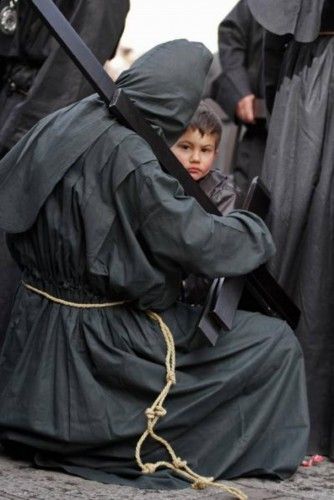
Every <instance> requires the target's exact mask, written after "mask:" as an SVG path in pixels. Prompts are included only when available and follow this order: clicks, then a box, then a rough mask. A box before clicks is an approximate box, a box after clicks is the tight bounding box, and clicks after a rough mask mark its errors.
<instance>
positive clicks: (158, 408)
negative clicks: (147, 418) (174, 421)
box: [155, 405, 167, 417]
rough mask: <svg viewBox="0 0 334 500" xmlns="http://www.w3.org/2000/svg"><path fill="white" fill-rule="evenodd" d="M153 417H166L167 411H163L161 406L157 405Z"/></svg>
mask: <svg viewBox="0 0 334 500" xmlns="http://www.w3.org/2000/svg"><path fill="white" fill-rule="evenodd" d="M155 415H156V416H157V417H164V416H165V415H167V410H165V408H164V407H163V406H161V405H157V406H156V407H155Z"/></svg>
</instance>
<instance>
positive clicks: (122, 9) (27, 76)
mask: <svg viewBox="0 0 334 500" xmlns="http://www.w3.org/2000/svg"><path fill="white" fill-rule="evenodd" d="M55 4H56V5H57V6H58V7H59V8H60V10H61V11H62V12H63V14H64V15H65V16H66V18H67V19H68V20H69V21H70V22H71V24H72V25H73V26H74V28H75V29H76V31H77V32H78V33H79V34H80V36H81V37H82V38H83V40H84V41H85V42H86V43H87V45H88V46H89V48H90V49H91V50H92V51H93V52H94V54H95V55H96V57H97V58H98V59H99V61H100V62H102V63H104V62H105V61H106V60H107V59H109V58H111V57H112V56H113V55H114V53H115V51H116V48H117V45H118V42H119V39H120V36H121V34H122V32H123V29H124V24H125V18H126V15H127V12H128V10H129V0H55ZM8 5H9V0H0V12H1V10H2V9H4V8H5V7H6V6H8ZM16 10H17V14H18V26H17V29H16V31H15V32H14V33H13V34H12V35H8V34H5V33H4V32H3V31H1V30H0V158H1V157H2V156H4V154H5V153H6V152H7V151H8V150H9V149H10V148H11V147H12V146H13V145H14V144H15V143H16V142H17V141H18V140H19V139H20V138H21V137H22V136H23V135H24V134H25V133H26V132H27V131H28V130H29V129H30V128H31V127H32V126H33V125H35V123H36V122H37V121H38V120H40V119H41V118H42V117H43V116H45V115H47V114H49V113H51V112H53V111H55V110H57V109H60V108H62V107H64V106H67V105H68V104H71V103H72V102H75V101H77V100H79V99H81V98H83V97H85V96H87V95H89V94H90V93H92V89H91V87H90V85H89V84H88V83H87V81H86V80H85V78H84V77H83V76H82V75H81V73H80V71H79V70H78V69H77V68H76V67H75V65H74V64H73V63H72V61H71V60H70V58H69V57H68V56H67V55H66V54H65V52H64V51H63V49H62V48H61V47H60V46H59V45H58V43H57V42H56V41H55V40H54V38H53V37H52V36H51V35H50V33H49V31H48V29H47V28H46V27H45V26H44V24H43V22H42V21H41V20H40V19H39V18H38V16H37V14H36V13H35V12H33V10H32V9H31V8H30V7H29V6H28V4H27V3H26V2H24V1H20V2H19V3H18V4H17V6H16ZM18 279H19V272H18V270H17V268H16V266H15V264H14V262H13V261H12V259H11V258H10V256H9V253H8V251H7V247H6V244H5V241H4V234H3V232H2V231H0V345H1V338H2V335H3V332H4V330H5V328H6V325H7V322H8V316H9V310H10V305H11V302H12V299H13V295H14V293H15V290H16V287H17V282H18Z"/></svg>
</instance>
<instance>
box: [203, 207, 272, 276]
mask: <svg viewBox="0 0 334 500" xmlns="http://www.w3.org/2000/svg"><path fill="white" fill-rule="evenodd" d="M274 254H275V245H274V242H273V239H272V237H271V234H270V232H269V229H268V228H267V226H266V225H265V223H264V222H263V220H262V219H260V217H258V216H256V215H255V214H252V213H250V212H246V211H242V210H239V211H233V212H231V213H230V214H229V215H227V216H225V217H216V216H213V224H212V228H211V235H210V238H209V239H208V240H207V244H206V245H205V246H204V247H203V252H202V262H201V266H200V267H201V270H200V273H203V274H204V275H205V276H207V277H209V278H216V277H219V276H226V277H229V276H242V275H244V274H248V273H249V272H251V271H253V270H254V269H256V268H258V267H259V266H260V265H262V264H264V263H265V262H267V260H268V259H270V258H271V257H272V256H273V255H274Z"/></svg>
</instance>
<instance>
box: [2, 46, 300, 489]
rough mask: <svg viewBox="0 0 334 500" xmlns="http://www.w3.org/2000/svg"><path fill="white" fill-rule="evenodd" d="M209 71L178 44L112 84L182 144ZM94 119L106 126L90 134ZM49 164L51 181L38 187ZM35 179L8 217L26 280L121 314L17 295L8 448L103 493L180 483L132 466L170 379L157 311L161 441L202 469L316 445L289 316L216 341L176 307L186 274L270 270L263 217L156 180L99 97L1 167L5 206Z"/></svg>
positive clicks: (9, 357) (148, 154) (283, 468)
mask: <svg viewBox="0 0 334 500" xmlns="http://www.w3.org/2000/svg"><path fill="white" fill-rule="evenodd" d="M209 63H210V58H209V55H208V53H207V51H206V50H204V48H202V46H201V45H200V44H191V43H189V42H185V41H175V42H172V43H170V44H165V45H163V46H161V47H158V48H156V49H153V50H152V51H150V53H148V54H147V55H146V56H143V57H142V58H141V59H140V60H137V61H136V62H135V63H134V65H133V67H132V68H131V69H130V70H128V72H126V73H125V74H124V75H123V76H122V77H121V80H120V82H119V85H120V86H123V88H124V90H125V91H127V93H128V94H129V96H136V97H135V99H134V100H135V101H136V103H137V105H138V107H140V108H141V109H142V111H143V112H144V110H145V107H146V108H147V113H146V117H147V118H149V119H150V121H151V122H152V123H155V124H156V125H158V124H159V122H160V123H161V125H162V132H163V134H164V135H165V137H166V139H167V140H168V139H169V140H170V143H172V142H173V140H174V139H175V135H177V131H179V132H178V133H179V135H181V133H182V132H183V130H184V128H185V127H186V126H187V124H188V123H189V121H190V118H191V116H192V113H193V112H194V111H195V109H196V108H197V106H198V103H199V100H200V97H201V88H202V85H203V82H204V78H205V74H206V71H207V69H208V67H209ZM185 64H186V67H185ZM188 66H189V67H188ZM195 66H196V69H197V75H198V78H197V79H196V81H194V79H193V78H192V75H193V73H192V71H190V69H191V68H194V67H195ZM168 75H169V76H170V80H169V79H168ZM145 81H146V82H147V83H146V85H145ZM154 82H155V83H154ZM162 85H163V87H162ZM145 86H146V87H150V92H148V93H145V92H144V89H145ZM154 86H156V89H155V90H154ZM182 86H184V87H185V88H186V89H187V92H185V93H184V96H183V98H182V99H180V92H181V89H182ZM139 89H140V90H139ZM162 89H163V94H161V92H162ZM160 95H161V98H158V96H160ZM167 103H169V107H166V104H167ZM172 110H174V113H176V114H174V113H173V112H172ZM85 112H86V116H85ZM169 113H170V114H169ZM155 115H156V118H154V116H155ZM77 116H79V117H80V123H79V124H78V123H76V120H75V118H76V117H77ZM97 116H100V120H97V121H96V124H98V123H100V124H101V129H100V130H99V131H98V132H96V130H95V127H86V129H85V126H86V125H87V124H88V123H90V121H91V118H92V117H93V123H95V122H94V119H95V118H96V117H97ZM175 116H177V117H178V119H177V121H176V119H175ZM66 117H67V119H68V120H69V122H70V123H72V124H73V126H72V127H69V129H68V130H67V131H66V132H67V133H66V134H65V136H64V135H63V134H62V128H60V129H59V128H58V127H62V125H63V123H64V122H63V120H65V121H66ZM164 119H165V121H166V123H165V125H164ZM45 135H46V136H47V137H49V138H50V141H51V148H50V151H52V153H51V152H49V164H48V165H47V166H46V165H45V162H44V161H43V158H44V155H46V154H47V153H46V152H45V151H44V148H45V143H44V142H43V137H44V136H45ZM61 137H62V138H63V142H64V143H63V150H62V151H61V152H60V153H59V154H60V155H61V157H63V155H64V153H65V152H66V144H67V145H68V146H69V148H70V145H71V144H72V145H73V149H75V150H76V151H77V153H78V156H77V158H73V156H71V154H72V155H74V154H75V153H74V151H73V149H69V151H68V155H69V157H70V158H71V160H70V161H71V163H70V164H67V165H65V166H64V163H63V164H60V166H59V167H60V169H61V173H59V172H58V169H57V168H56V166H55V165H54V164H53V160H54V159H56V158H57V149H56V148H53V147H52V145H55V144H57V142H58V140H59V138H61ZM65 137H66V138H65ZM52 138H53V140H52ZM52 141H54V142H52ZM81 142H82V143H83V144H84V145H85V147H84V149H83V150H82V148H83V144H81ZM47 144H48V146H49V147H50V143H49V142H47ZM80 148H81V149H80ZM31 149H33V153H31ZM31 154H32V156H31ZM53 154H54V155H55V157H53ZM38 158H41V161H40V162H38ZM15 159H18V161H20V162H21V163H20V168H21V172H23V173H24V174H25V175H26V177H25V175H23V174H22V178H21V182H22V186H20V185H17V184H16V183H14V182H11V176H12V175H15V172H16V168H18V167H17V164H16V160H15ZM46 168H48V169H50V172H52V173H53V174H54V179H53V180H52V179H50V176H46V175H43V171H44V169H46ZM38 173H39V174H40V176H41V181H43V186H44V187H43V186H40V189H39V190H37V191H36V197H35V198H34V203H30V205H29V199H28V198H27V199H26V200H24V198H22V199H21V200H19V203H18V205H20V207H19V208H20V210H21V212H19V215H17V212H16V210H15V207H14V205H13V203H14V202H13V198H11V197H10V196H9V195H7V197H5V198H4V200H5V201H3V203H5V204H6V206H7V213H8V214H9V215H10V220H5V219H2V218H1V215H0V225H1V227H3V228H4V229H6V230H7V231H8V230H9V229H10V231H11V234H10V235H9V236H8V241H9V245H10V249H11V253H12V255H13V256H14V258H15V260H16V262H17V263H18V264H19V265H20V268H21V269H22V272H23V279H24V280H25V281H26V282H27V283H30V284H31V285H33V286H36V287H38V288H40V289H42V290H45V291H48V292H49V293H51V294H52V295H54V296H56V297H60V298H62V299H65V300H68V301H74V302H81V303H87V302H90V303H96V302H106V301H118V300H122V301H123V300H124V301H126V303H125V304H123V305H119V306H115V307H111V308H93V309H86V310H85V309H79V308H76V307H69V306H66V305H59V304H56V303H53V302H52V301H49V300H48V299H46V298H44V297H42V296H39V295H38V294H36V293H33V292H31V291H29V290H28V289H26V288H25V287H24V286H23V285H21V286H20V289H19V291H18V293H17V296H16V300H15V305H14V308H13V311H12V315H11V320H10V324H9V327H8V331H7V335H6V340H5V344H4V347H3V350H2V353H1V357H0V439H1V441H2V442H3V443H4V444H5V446H6V447H7V449H10V448H11V447H15V448H16V449H17V447H18V449H19V447H20V445H25V447H26V449H29V450H30V452H31V455H32V456H33V460H34V462H35V464H37V465H39V466H41V467H52V468H58V469H61V470H65V471H67V472H70V473H72V474H77V475H79V476H82V477H86V478H88V479H94V480H98V481H102V482H105V483H111V482H117V483H119V484H127V485H131V486H138V487H143V488H160V489H162V488H181V487H185V486H187V483H186V482H185V481H184V480H183V479H180V478H179V477H176V476H175V475H174V474H173V473H172V472H171V471H170V470H159V471H158V472H156V473H155V474H153V475H147V474H142V472H141V470H140V469H139V467H138V466H137V464H136V462H135V459H134V452H135V445H136V442H137V440H138V438H139V437H140V435H141V434H142V433H143V431H144V430H145V428H146V417H145V409H146V408H147V407H149V406H150V405H151V403H152V402H153V400H154V399H155V398H156V396H157V395H158V394H159V392H160V391H161V389H162V387H163V385H164V381H165V367H164V359H165V354H166V352H165V351H166V346H165V342H164V339H163V336H162V333H161V331H160V329H159V326H158V325H157V324H156V323H154V322H152V320H151V319H149V318H148V316H147V311H148V310H154V311H156V312H159V313H160V314H161V316H162V318H163V319H164V321H165V322H166V323H167V325H168V326H169V327H170V329H171V331H172V333H173V337H174V340H175V344H176V378H177V383H176V385H175V386H173V388H172V390H171V392H170V394H169V396H168V398H167V399H166V402H165V406H166V409H167V415H166V416H165V417H164V418H162V419H161V420H160V422H159V424H158V425H157V431H158V433H160V434H161V435H162V436H163V437H164V438H166V439H168V441H169V442H170V443H171V444H172V446H173V447H174V449H175V450H176V452H177V454H178V455H179V456H180V457H182V458H183V459H185V460H187V461H188V463H189V465H190V466H191V467H193V468H194V469H195V470H196V471H197V472H199V473H201V474H205V475H208V476H211V475H213V476H215V477H217V478H222V477H226V478H233V477H238V476H241V475H257V474H259V475H263V474H264V475H266V474H267V475H271V476H276V477H281V478H285V477H288V476H289V475H291V474H292V473H293V472H294V471H295V469H296V468H297V466H298V464H299V462H300V460H301V459H302V457H303V455H304V452H305V447H306V442H307V436H308V414H307V404H306V396H305V385H304V384H305V383H304V367H303V358H302V354H301V350H300V347H299V345H298V342H297V340H296V338H295V336H294V335H293V333H292V332H291V330H290V329H289V327H288V326H287V324H286V323H284V322H282V321H280V320H276V319H273V318H269V317H265V316H262V315H260V314H257V313H247V312H242V311H239V312H237V315H236V319H235V324H234V327H233V329H232V330H231V331H230V332H224V333H223V332H222V334H221V336H220V338H219V341H218V343H217V345H216V346H215V347H212V346H208V345H207V343H206V342H205V339H204V338H198V335H197V333H196V329H195V326H196V321H197V319H198V315H199V311H198V310H197V309H196V308H193V307H191V306H188V305H185V304H182V303H180V302H178V301H177V298H178V296H179V292H180V286H181V281H182V278H183V277H184V275H187V274H189V273H195V274H202V275H205V276H207V277H210V278H214V277H216V276H221V275H226V276H233V275H236V276H237V275H239V274H245V273H247V272H249V271H250V270H252V269H254V268H256V267H257V266H259V265H260V264H262V263H263V262H265V261H266V260H267V259H268V258H269V257H270V256H271V255H272V254H273V251H274V247H273V243H272V239H271V236H270V233H269V231H268V229H267V228H266V226H265V224H264V223H263V222H262V221H261V219H259V218H258V217H257V216H255V215H252V214H250V213H248V212H244V211H234V212H232V213H231V214H229V215H228V216H226V217H218V216H214V215H209V214H207V213H206V212H204V211H203V209H202V208H201V207H200V206H199V205H198V203H197V202H196V201H195V200H194V199H193V198H191V197H188V196H186V195H185V194H184V191H183V189H182V188H181V186H180V184H179V183H178V181H176V180H175V179H174V178H172V177H171V176H170V175H168V174H166V173H164V172H163V171H162V170H161V167H160V165H159V164H158V162H157V160H156V158H155V156H154V154H153V153H152V150H151V149H150V147H149V146H148V145H147V143H146V142H145V141H144V140H143V139H141V138H140V137H138V136H137V135H136V134H135V133H134V132H132V131H130V130H128V129H127V128H125V127H123V126H121V125H120V124H119V123H118V122H117V121H116V120H114V119H112V118H110V117H109V116H108V112H107V110H105V108H104V107H103V105H102V104H101V102H100V101H99V100H98V99H97V98H96V97H94V96H93V97H91V98H88V99H86V100H84V101H81V102H80V103H78V104H77V105H74V106H72V107H70V108H68V109H67V110H63V111H61V112H59V113H56V114H55V115H53V116H51V117H49V118H48V119H45V120H44V121H43V122H42V123H41V124H40V125H39V126H37V127H36V128H35V129H34V130H33V131H32V132H31V133H30V134H29V135H28V137H27V138H26V139H23V141H21V142H20V143H19V144H18V145H17V146H16V147H15V148H14V149H13V150H12V152H11V153H9V156H7V157H6V158H5V160H3V162H2V163H0V194H1V195H3V194H4V191H6V192H7V193H8V190H11V192H12V193H16V194H17V193H18V192H19V191H20V190H23V186H24V185H26V186H28V185H30V186H34V185H36V186H37V185H38V180H37V179H38ZM1 174H3V175H1ZM59 176H60V178H59ZM29 183H30V184H29ZM35 183H36V184H35ZM0 199H1V197H0ZM16 199H18V198H17V197H16ZM25 204H26V205H25ZM24 206H25V208H26V217H25V216H24ZM21 215H22V217H21ZM15 227H16V228H17V230H15ZM162 458H167V457H166V456H165V454H164V451H163V449H162V448H161V447H160V446H159V444H157V443H156V442H152V441H149V440H148V442H147V443H146V444H145V447H144V450H143V461H144V462H155V461H156V460H160V459H162Z"/></svg>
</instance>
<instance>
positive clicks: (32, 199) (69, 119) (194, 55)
mask: <svg viewBox="0 0 334 500" xmlns="http://www.w3.org/2000/svg"><path fill="white" fill-rule="evenodd" d="M211 58H212V57H211V54H210V52H209V51H208V49H206V48H205V47H204V45H202V44H200V43H197V42H188V41H186V40H175V41H172V42H167V43H164V44H162V45H159V46H157V47H155V48H153V49H152V50H150V51H149V52H147V53H146V54H144V55H143V56H142V57H141V58H139V59H138V60H137V61H136V62H135V63H134V64H133V66H132V67H131V68H130V69H129V70H127V71H126V72H124V73H122V75H121V76H120V78H119V79H118V81H117V85H118V86H119V87H121V88H123V90H124V91H125V92H126V93H127V95H128V96H129V97H130V98H131V99H132V100H133V101H134V102H135V104H136V105H137V106H138V108H139V109H140V110H141V111H142V113H143V115H144V117H145V118H146V119H148V120H149V122H150V123H151V124H152V125H153V126H155V127H158V128H159V129H160V130H161V131H162V133H163V134H164V136H165V138H166V140H167V141H168V142H169V144H172V143H174V142H175V141H176V139H177V138H178V137H179V136H180V135H181V134H182V132H183V130H184V129H185V128H186V126H187V124H188V123H189V121H190V119H191V117H192V115H193V114H194V112H195V110H196V108H197V106H198V103H199V101H200V99H201V95H202V89H203V86H204V80H205V77H206V74H207V71H208V69H209V67H210V64H211ZM113 124H115V119H113V118H112V117H111V116H110V115H109V113H108V111H107V109H106V107H105V106H104V104H103V103H102V102H101V100H100V99H99V97H97V96H90V97H88V98H86V99H84V100H82V101H80V102H78V103H76V104H74V105H72V106H69V107H68V108H64V109H62V110H60V111H57V112H56V113H53V114H52V115H50V116H48V117H46V118H44V119H43V120H41V122H39V123H38V124H37V125H36V126H35V127H33V128H32V129H31V130H30V132H28V133H27V134H26V136H25V137H23V139H21V141H19V142H18V144H16V146H14V148H13V149H12V150H11V151H10V152H9V153H8V154H7V155H6V156H5V158H3V160H2V161H1V162H0V228H2V229H4V230H5V231H7V232H12V233H17V232H23V231H26V230H27V229H29V228H30V227H31V225H32V224H33V223H34V221H35V220H36V217H37V215H38V212H39V210H40V208H41V207H42V205H43V204H44V202H45V200H46V199H47V197H48V196H49V195H50V193H51V192H52V190H53V188H54V187H55V185H56V184H57V183H58V182H59V181H60V180H61V179H62V177H63V176H64V175H65V174H66V172H67V171H68V169H69V168H70V167H71V166H72V165H73V163H74V162H75V161H76V160H77V158H78V157H79V156H81V155H82V154H83V153H85V151H87V150H88V149H89V147H90V146H91V145H92V144H93V143H94V142H95V141H96V140H97V139H98V138H99V137H100V136H101V135H102V134H104V133H105V132H106V131H107V130H108V129H109V128H110V127H111V126H112V125H113ZM111 142H112V141H110V148H112V147H113V146H112V144H111Z"/></svg>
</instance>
